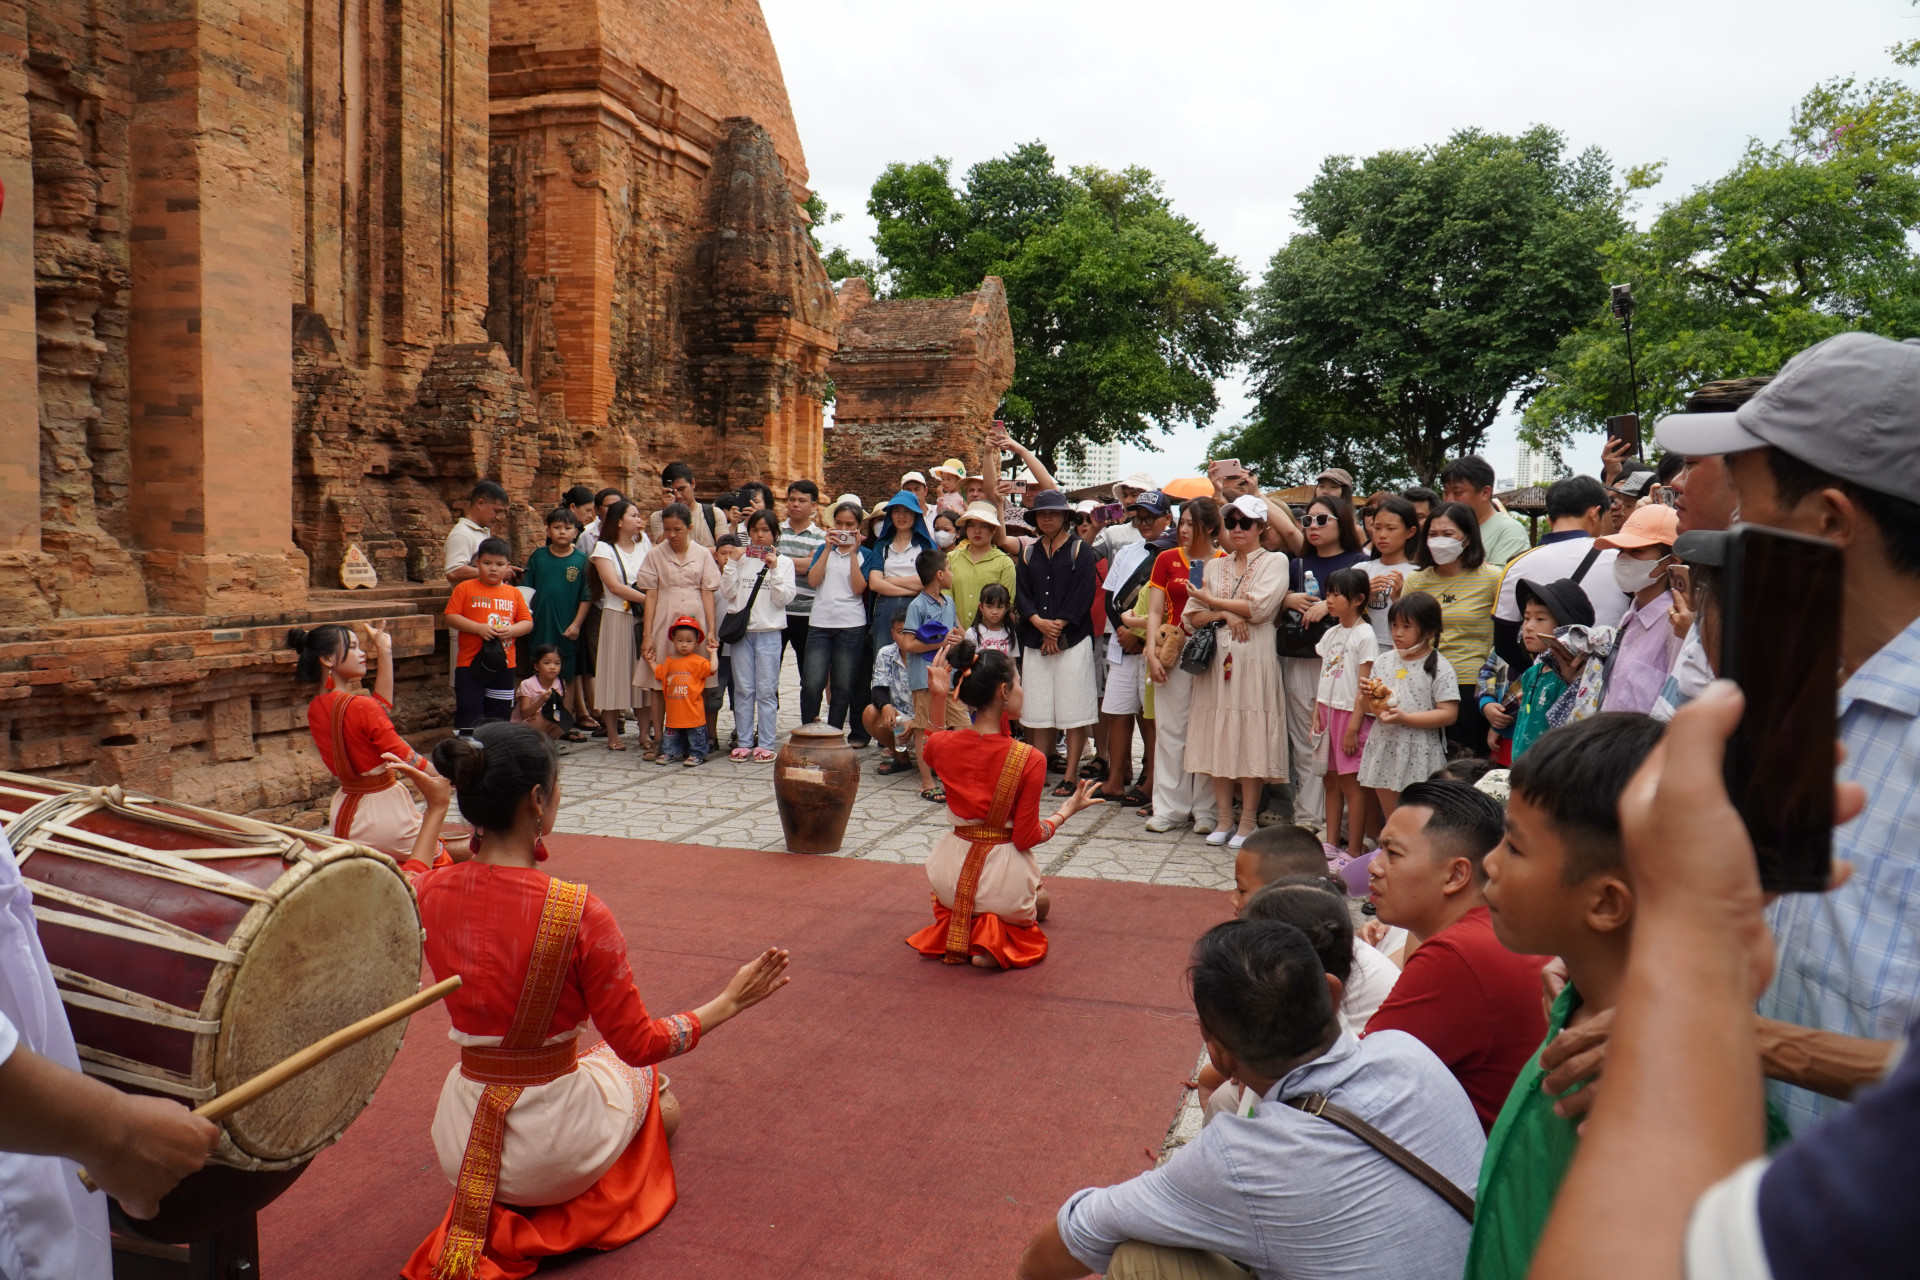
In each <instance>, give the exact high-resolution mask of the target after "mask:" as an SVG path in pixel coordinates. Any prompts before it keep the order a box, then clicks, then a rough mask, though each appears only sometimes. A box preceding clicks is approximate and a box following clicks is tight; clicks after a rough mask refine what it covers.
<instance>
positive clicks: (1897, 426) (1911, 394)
mask: <svg viewBox="0 0 1920 1280" xmlns="http://www.w3.org/2000/svg"><path fill="white" fill-rule="evenodd" d="M1653 430H1654V438H1655V439H1656V440H1658V441H1659V442H1660V447H1661V448H1663V449H1666V450H1669V451H1670V452H1673V453H1678V454H1683V455H1685V456H1686V457H1690V458H1698V457H1706V456H1709V455H1711V454H1716V453H1739V452H1740V451H1742V450H1744V449H1758V448H1760V447H1761V446H1762V445H1772V446H1773V447H1774V448H1776V449H1779V450H1780V451H1781V452H1782V453H1785V454H1790V455H1791V456H1793V457H1795V458H1798V459H1799V460H1800V461H1802V462H1804V463H1806V464H1807V465H1809V466H1813V467H1818V468H1819V469H1820V470H1822V471H1825V472H1827V473H1828V474H1830V475H1835V476H1839V477H1840V478H1841V479H1842V480H1851V481H1852V482H1853V483H1855V484H1857V485H1859V486H1861V487H1862V488H1865V489H1872V490H1874V491H1876V492H1879V493H1891V494H1897V495H1900V496H1902V497H1905V496H1907V495H1909V494H1912V493H1916V492H1920V338H1908V339H1907V340H1906V341H1904V342H1895V341H1893V340H1892V339H1891V338H1882V337H1880V336H1879V335H1877V334H1872V333H1857V332H1856V333H1839V334H1835V335H1834V336H1833V337H1831V338H1828V339H1827V340H1826V341H1824V342H1818V343H1815V344H1814V345H1813V346H1811V347H1808V348H1807V349H1806V350H1805V351H1802V352H1800V353H1799V354H1798V355H1796V356H1794V357H1793V358H1792V359H1791V360H1789V361H1787V363H1786V364H1785V366H1783V367H1782V368H1781V370H1780V376H1779V377H1777V378H1775V379H1774V380H1773V381H1772V382H1769V383H1768V384H1767V385H1766V386H1764V387H1762V388H1761V389H1760V392H1759V394H1758V395H1756V396H1754V397H1753V399H1751V400H1749V401H1747V402H1746V403H1745V404H1743V405H1741V406H1740V407H1739V408H1738V409H1736V410H1735V411H1734V412H1732V413H1677V414H1674V415H1672V416H1671V417H1667V418H1662V419H1661V420H1660V421H1659V422H1658V423H1656V424H1655V425H1654V429H1653Z"/></svg>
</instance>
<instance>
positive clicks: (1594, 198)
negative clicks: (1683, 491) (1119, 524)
mask: <svg viewBox="0 0 1920 1280" xmlns="http://www.w3.org/2000/svg"><path fill="white" fill-rule="evenodd" d="M1565 149H1566V146H1565V142H1564V140H1563V139H1562V137H1561V136H1560V134H1559V133H1557V132H1555V131H1554V130H1553V129H1550V128H1547V127H1545V126H1536V127H1534V128H1532V129H1529V130H1528V131H1527V132H1525V133H1523V134H1521V135H1519V136H1518V137H1507V136H1504V135H1500V134H1492V133H1482V132H1479V131H1477V130H1465V131H1462V132H1459V133H1456V134H1454V135H1453V137H1451V138H1450V139H1448V140H1447V141H1446V142H1445V143H1443V144H1440V145H1438V146H1433V147H1427V148H1424V149H1420V150H1407V151H1383V152H1381V153H1379V154H1378V155H1374V156H1370V157H1368V158H1367V159H1365V160H1362V161H1358V162H1356V161H1355V160H1354V159H1353V158H1352V157H1349V156H1333V157H1330V158H1328V159H1327V160H1326V161H1325V162H1324V163H1323V164H1322V165H1321V167H1320V172H1319V174H1318V175H1317V176H1316V177H1315V178H1314V180H1313V183H1312V185H1311V186H1309V187H1308V188H1307V189H1306V190H1305V191H1303V192H1301V193H1300V197H1299V220H1300V222H1301V224H1302V226H1303V227H1304V228H1305V229H1304V230H1302V231H1301V232H1299V233H1298V234H1296V235H1295V236H1293V238H1292V239H1290V240H1289V241H1288V242H1287V244H1286V245H1285V246H1283V247H1282V248H1281V249H1280V250H1279V251H1278V252H1277V253H1275V254H1274V255H1273V258H1272V260H1271V261H1270V262H1269V263H1268V265H1267V271H1266V275H1265V277H1264V278H1263V280H1262V281H1261V284H1260V287H1259V289H1258V290H1257V292H1256V294H1255V297H1254V302H1253V309H1252V334H1251V338H1250V340H1249V343H1248V348H1249V353H1250V354H1249V363H1250V367H1251V373H1252V381H1253V384H1254V390H1255V393H1256V405H1255V412H1254V415H1253V417H1252V419H1251V420H1250V421H1249V422H1247V423H1246V424H1245V425H1244V426H1242V427H1239V428H1238V429H1236V430H1234V431H1232V432H1229V433H1226V434H1224V435H1222V436H1220V437H1216V439H1215V441H1214V443H1213V449H1212V452H1213V453H1214V455H1215V456H1227V455H1236V456H1238V457H1239V458H1240V459H1241V460H1242V461H1243V462H1246V463H1248V464H1249V465H1254V466H1257V467H1258V469H1259V470H1260V471H1261V472H1262V474H1266V475H1274V476H1281V477H1286V476H1294V477H1298V476H1300V475H1302V474H1307V473H1309V472H1310V471H1312V470H1317V469H1318V468H1319V467H1321V466H1323V465H1325V464H1327V463H1328V462H1330V461H1336V460H1337V461H1339V462H1340V463H1341V465H1343V466H1345V467H1347V468H1348V470H1350V471H1352V472H1353V473H1354V475H1355V477H1356V479H1358V480H1359V481H1360V483H1361V484H1362V485H1363V486H1374V485H1398V484H1400V483H1403V482H1405V481H1407V480H1409V479H1413V478H1417V479H1419V480H1420V481H1421V482H1423V483H1432V481H1433V479H1434V477H1435V476H1436V475H1437V474H1438V473H1439V471H1440V470H1441V469H1442V468H1443V467H1444V466H1445V465H1446V462H1447V461H1448V459H1450V458H1453V457H1456V456H1458V455H1460V454H1463V453H1469V452H1472V451H1474V450H1476V449H1478V448H1479V447H1480V446H1481V444H1482V442H1483V441H1484V440H1485V438H1486V433H1487V429H1488V427H1489V426H1491V425H1492V423H1493V421H1494V419H1495V417H1496V416H1497V415H1498V414H1499V412H1500V410H1501V407H1502V405H1504V404H1507V403H1509V402H1518V403H1524V402H1525V401H1526V400H1527V398H1528V397H1530V396H1531V395H1532V394H1533V393H1534V392H1535V391H1536V390H1537V389H1538V387H1539V385H1540V370H1541V368H1542V366H1543V365H1544V364H1545V363H1546V360H1547V357H1548V356H1549V355H1551V354H1552V353H1553V351H1554V349H1555V347H1556V346H1557V345H1558V344H1559V342H1560V340H1561V339H1562V338H1564V337H1565V336H1566V335H1567V334H1568V333H1569V332H1570V331H1571V330H1572V329H1573V328H1574V326H1575V325H1576V324H1578V323H1579V322H1580V321H1582V320H1584V319H1586V318H1587V317H1588V316H1589V315H1590V314H1591V313H1592V310H1593V306H1594V299H1595V297H1596V296H1601V297H1604V296H1605V289H1604V287H1603V285H1602V276H1601V271H1600V267H1601V246H1602V245H1604V244H1605V243H1607V242H1608V241H1609V240H1610V239H1612V238H1614V237H1615V236H1617V235H1618V234H1619V232H1620V230H1621V227H1622V223H1621V218H1620V208H1621V193H1620V192H1619V191H1617V190H1615V189H1614V186H1613V183H1612V176H1611V170H1610V166H1609V164H1608V161H1607V158H1606V156H1605V155H1604V154H1603V153H1602V152H1600V151H1598V150H1589V151H1585V152H1582V153H1581V154H1579V155H1577V156H1573V157H1567V156H1566V155H1565V154H1564V152H1565Z"/></svg>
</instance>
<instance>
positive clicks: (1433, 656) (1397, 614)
mask: <svg viewBox="0 0 1920 1280" xmlns="http://www.w3.org/2000/svg"><path fill="white" fill-rule="evenodd" d="M1403 618H1404V619H1406V620H1407V621H1408V622H1411V623H1412V624H1413V625H1414V626H1416V627H1418V628H1420V634H1421V635H1423V636H1425V637H1426V638H1427V644H1428V646H1429V648H1428V649H1427V660H1426V662H1425V663H1424V664H1423V665H1424V666H1425V668H1426V672H1427V675H1428V676H1434V675H1438V674H1439V671H1440V633H1441V632H1442V631H1443V630H1445V629H1446V622H1445V618H1444V617H1443V615H1442V614H1441V612H1440V602H1439V601H1438V600H1436V599H1435V598H1434V597H1433V596H1431V595H1429V594H1428V593H1427V592H1425V591H1409V592H1407V593H1406V594H1405V595H1403V596H1401V597H1400V598H1399V599H1398V600H1395V601H1394V602H1393V603H1392V604H1391V605H1389V606H1388V607H1387V624H1388V625H1389V626H1391V625H1392V624H1394V623H1396V622H1399V621H1400V620H1401V619H1403Z"/></svg>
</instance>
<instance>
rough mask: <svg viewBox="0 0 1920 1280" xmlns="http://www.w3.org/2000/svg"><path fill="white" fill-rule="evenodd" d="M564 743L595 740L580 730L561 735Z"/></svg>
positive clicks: (571, 730) (572, 730) (568, 731)
mask: <svg viewBox="0 0 1920 1280" xmlns="http://www.w3.org/2000/svg"><path fill="white" fill-rule="evenodd" d="M560 741H562V742H591V741H593V739H592V738H591V737H589V736H588V735H587V734H584V733H582V732H581V731H580V730H578V729H569V730H567V731H566V732H565V733H563V734H561V735H560Z"/></svg>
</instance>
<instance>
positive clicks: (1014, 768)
mask: <svg viewBox="0 0 1920 1280" xmlns="http://www.w3.org/2000/svg"><path fill="white" fill-rule="evenodd" d="M1032 751H1033V748H1032V747H1030V746H1028V745H1027V744H1026V743H1024V742H1013V743H1010V744H1009V745H1008V748H1007V758H1006V760H1005V761H1004V762H1002V763H1001V765H1000V780H999V781H998V782H996V783H994V785H993V806H992V808H991V809H990V810H988V813H987V820H986V821H985V822H984V823H977V824H975V825H972V826H966V827H955V828H954V834H955V835H957V836H959V837H960V838H961V839H962V840H965V841H966V842H967V860H966V862H965V863H963V864H962V865H961V867H960V880H959V883H957V884H955V885H954V886H953V915H952V916H950V917H949V918H948V920H947V953H946V954H945V955H943V956H941V957H940V961H941V963H942V964H967V963H969V960H970V955H971V952H972V950H973V894H974V890H976V889H978V888H979V887H980V873H981V871H982V870H983V869H984V868H985V867H986V865H987V853H988V851H990V850H991V849H992V848H993V847H994V846H995V845H997V844H1005V843H1007V841H1009V840H1011V839H1013V827H1012V825H1011V819H1012V817H1013V801H1014V797H1015V796H1016V795H1017V794H1018V793H1019V790H1020V775H1021V773H1022V772H1024V771H1025V769H1026V763H1027V756H1028V755H1029V754H1030V753H1031V752H1032Z"/></svg>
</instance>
